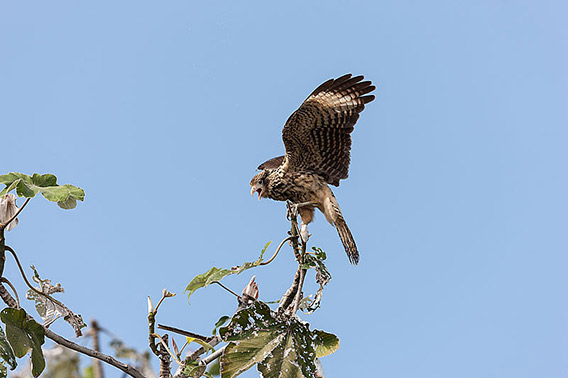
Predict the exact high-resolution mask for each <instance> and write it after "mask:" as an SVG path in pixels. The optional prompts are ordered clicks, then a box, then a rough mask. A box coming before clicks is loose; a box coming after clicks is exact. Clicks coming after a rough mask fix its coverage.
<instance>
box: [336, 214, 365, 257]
mask: <svg viewBox="0 0 568 378" xmlns="http://www.w3.org/2000/svg"><path fill="white" fill-rule="evenodd" d="M334 223H335V228H336V229H337V233H338V234H339V237H340V238H341V242H342V243H343V247H344V248H345V252H347V257H349V261H350V262H351V264H353V265H357V264H358V263H359V251H357V245H355V239H353V235H351V231H349V227H347V223H345V219H343V215H341V213H339V214H337V218H336V219H335V222H334Z"/></svg>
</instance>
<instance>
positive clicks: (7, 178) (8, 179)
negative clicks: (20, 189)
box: [0, 172, 32, 185]
mask: <svg viewBox="0 0 568 378" xmlns="http://www.w3.org/2000/svg"><path fill="white" fill-rule="evenodd" d="M18 180H25V181H28V182H30V183H31V182H32V178H31V177H30V176H28V175H25V174H23V173H16V172H10V173H8V174H7V175H0V184H4V185H10V184H12V183H13V182H14V181H18Z"/></svg>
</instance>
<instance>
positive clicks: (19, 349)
mask: <svg viewBox="0 0 568 378" xmlns="http://www.w3.org/2000/svg"><path fill="white" fill-rule="evenodd" d="M0 319H1V320H2V322H4V323H5V324H6V336H7V339H8V341H9V342H10V345H11V346H12V349H13V350H14V354H15V355H16V357H18V358H22V357H24V356H25V355H26V354H27V353H28V351H29V350H30V348H31V345H30V344H31V341H30V339H29V337H28V335H27V334H26V332H25V331H24V323H25V321H26V312H25V311H24V310H23V309H19V310H16V309H13V308H5V309H4V310H2V312H1V313H0Z"/></svg>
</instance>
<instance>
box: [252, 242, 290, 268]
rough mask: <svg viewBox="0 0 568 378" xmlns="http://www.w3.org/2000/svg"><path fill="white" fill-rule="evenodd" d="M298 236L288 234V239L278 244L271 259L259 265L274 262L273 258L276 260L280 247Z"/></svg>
mask: <svg viewBox="0 0 568 378" xmlns="http://www.w3.org/2000/svg"><path fill="white" fill-rule="evenodd" d="M296 237H297V236H292V235H290V236H288V237H287V238H286V239H284V240H282V242H281V243H280V245H279V246H278V248H276V252H274V255H272V257H271V258H270V259H268V260H267V261H265V262H261V263H260V264H259V265H268V264H270V263H271V262H272V260H274V259H275V258H276V256H277V255H278V252H280V248H282V246H283V245H284V243H286V242H287V241H289V240H292V239H293V238H296Z"/></svg>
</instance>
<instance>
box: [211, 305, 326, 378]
mask: <svg viewBox="0 0 568 378" xmlns="http://www.w3.org/2000/svg"><path fill="white" fill-rule="evenodd" d="M219 334H220V335H221V337H222V338H223V339H224V340H225V341H229V344H228V345H227V348H226V349H225V352H224V353H223V356H222V357H221V377H222V378H230V377H236V376H237V375H239V374H241V373H242V372H244V371H246V370H248V369H249V368H250V367H252V366H253V365H255V364H257V368H258V371H259V372H260V373H261V375H262V376H263V377H286V378H302V377H306V378H307V377H313V376H314V375H315V373H316V371H317V368H316V365H315V359H316V352H315V349H314V342H313V340H314V335H313V334H312V332H311V331H310V330H309V327H308V325H307V324H306V323H303V322H301V321H299V320H298V319H297V318H296V317H293V318H282V319H280V318H277V317H276V316H275V315H274V314H273V313H272V311H271V310H270V307H268V305H266V304H265V303H262V302H260V301H257V302H254V303H253V304H252V305H251V306H250V307H249V308H247V309H244V310H242V311H239V312H238V313H237V314H235V316H233V318H232V319H231V322H230V323H229V325H228V326H227V327H222V328H221V329H220V330H219Z"/></svg>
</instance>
